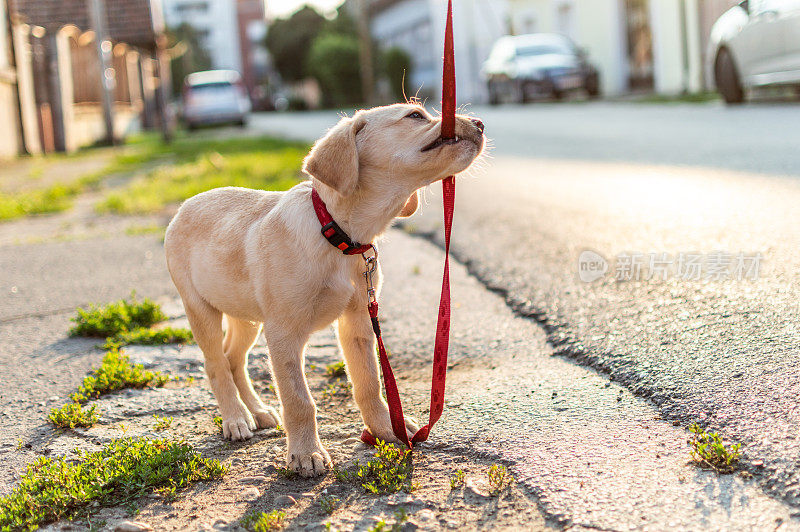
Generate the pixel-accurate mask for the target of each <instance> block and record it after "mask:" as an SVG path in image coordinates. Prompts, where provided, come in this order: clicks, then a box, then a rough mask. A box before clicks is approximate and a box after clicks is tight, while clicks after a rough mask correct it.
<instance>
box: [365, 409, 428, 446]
mask: <svg viewBox="0 0 800 532" xmlns="http://www.w3.org/2000/svg"><path fill="white" fill-rule="evenodd" d="M405 420H406V434H407V436H408V439H409V440H410V439H411V438H413V437H414V434H416V433H417V431H418V430H419V424H418V423H417V421H416V420H415V419H414V418H413V417H411V416H406V417H405ZM367 430H369V431H370V433H371V434H372V435H373V436H374V437H375V439H378V440H383V441H385V442H386V443H394V444H395V445H405V444H404V443H403V442H401V441H400V440H399V439H398V438H397V436H395V435H394V431H393V430H392V421H391V419H389V414H388V412H387V413H386V419H382V420H381V421H380V422H379V423H374V424H372V425H369V426H367Z"/></svg>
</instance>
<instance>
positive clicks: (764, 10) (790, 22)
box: [708, 0, 800, 104]
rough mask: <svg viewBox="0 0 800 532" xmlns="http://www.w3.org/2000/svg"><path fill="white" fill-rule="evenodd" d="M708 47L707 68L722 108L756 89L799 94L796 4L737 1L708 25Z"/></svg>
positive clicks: (799, 5)
mask: <svg viewBox="0 0 800 532" xmlns="http://www.w3.org/2000/svg"><path fill="white" fill-rule="evenodd" d="M709 46H710V49H709V53H708V58H709V61H710V64H709V68H711V70H712V73H713V75H714V80H715V82H716V85H717V89H718V90H719V92H720V94H722V97H723V98H724V99H725V101H726V102H727V103H730V104H734V103H741V102H742V101H744V99H745V93H746V91H747V90H748V89H752V88H757V87H766V86H776V85H784V86H794V87H797V88H798V90H800V0H746V1H744V2H741V3H740V4H738V5H736V6H734V7H732V8H731V9H729V10H728V11H726V12H725V13H724V14H723V15H722V16H721V17H720V18H719V19H718V20H717V21H716V23H714V26H713V27H712V29H711V37H710V39H709Z"/></svg>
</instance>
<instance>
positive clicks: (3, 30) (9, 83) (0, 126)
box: [0, 1, 20, 157]
mask: <svg viewBox="0 0 800 532" xmlns="http://www.w3.org/2000/svg"><path fill="white" fill-rule="evenodd" d="M7 20H8V19H7V17H6V12H5V2H2V1H0V157H11V156H14V155H16V154H17V152H18V151H19V149H20V142H19V134H18V123H19V118H18V114H17V99H16V95H15V85H14V79H15V72H14V71H13V70H12V69H11V61H10V50H9V46H8V41H9V28H8V25H7Z"/></svg>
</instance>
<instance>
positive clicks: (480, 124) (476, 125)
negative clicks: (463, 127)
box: [470, 118, 484, 133]
mask: <svg viewBox="0 0 800 532" xmlns="http://www.w3.org/2000/svg"><path fill="white" fill-rule="evenodd" d="M470 121H471V122H472V123H473V124H475V127H477V128H478V131H480V132H481V133H483V130H484V126H483V122H481V121H480V120H478V119H477V118H471V119H470Z"/></svg>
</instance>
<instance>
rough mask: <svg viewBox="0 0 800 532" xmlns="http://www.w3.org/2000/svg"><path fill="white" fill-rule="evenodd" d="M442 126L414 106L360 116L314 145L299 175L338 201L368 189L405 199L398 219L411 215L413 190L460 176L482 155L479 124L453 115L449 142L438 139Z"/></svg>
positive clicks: (391, 107)
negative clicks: (318, 184)
mask: <svg viewBox="0 0 800 532" xmlns="http://www.w3.org/2000/svg"><path fill="white" fill-rule="evenodd" d="M441 126H442V121H441V119H440V118H434V117H432V116H431V115H430V114H428V112H427V111H426V110H425V109H424V108H423V107H421V106H419V105H413V104H395V105H389V106H386V107H376V108H374V109H370V110H367V111H359V112H357V113H356V114H355V116H353V117H352V118H342V119H341V120H340V121H339V123H338V124H337V125H336V126H334V127H333V128H332V129H331V130H330V131H329V132H328V134H327V135H325V137H323V138H322V139H320V140H319V141H317V143H316V144H314V148H313V149H312V150H311V152H310V153H309V154H308V156H307V157H306V159H305V162H304V165H303V170H304V171H305V172H306V173H308V174H309V175H311V176H313V177H315V178H316V179H318V180H319V181H321V182H322V183H324V184H325V185H327V186H329V187H331V188H332V189H333V190H335V191H336V192H337V193H338V194H340V195H341V196H343V197H347V196H351V195H353V194H355V193H356V192H357V191H359V190H369V191H371V192H373V193H374V192H379V193H381V194H385V195H393V196H395V195H396V196H398V197H402V198H403V199H405V198H408V200H407V201H406V203H405V206H404V207H403V208H402V211H401V212H400V216H410V215H411V214H413V213H414V211H415V210H416V206H417V196H416V190H417V189H419V188H421V187H423V186H425V185H428V184H430V183H433V182H434V181H438V180H440V179H444V178H445V177H447V176H449V175H454V174H457V173H459V172H463V171H464V170H466V169H467V168H468V167H469V166H470V164H472V162H473V161H474V160H475V158H476V157H477V156H478V155H479V154H480V153H481V151H482V150H483V146H484V136H483V124H482V123H481V122H480V121H479V120H477V119H474V118H469V117H466V116H462V115H457V116H456V138H455V139H452V140H442V138H441ZM409 194H410V195H411V197H410V198H409Z"/></svg>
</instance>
